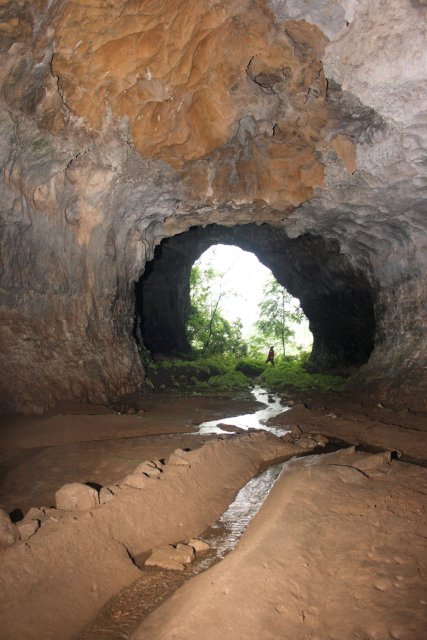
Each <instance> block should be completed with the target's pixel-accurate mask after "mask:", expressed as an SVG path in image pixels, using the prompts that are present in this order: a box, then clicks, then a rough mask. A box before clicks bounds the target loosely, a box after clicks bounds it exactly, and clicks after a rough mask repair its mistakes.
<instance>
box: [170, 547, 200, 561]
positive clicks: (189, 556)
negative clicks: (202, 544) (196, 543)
mask: <svg viewBox="0 0 427 640" xmlns="http://www.w3.org/2000/svg"><path fill="white" fill-rule="evenodd" d="M194 551H195V550H194V548H193V547H192V546H191V545H188V544H182V543H179V544H177V545H176V548H175V552H174V554H175V557H176V558H177V560H179V562H182V564H190V563H191V562H192V561H193V559H194Z"/></svg>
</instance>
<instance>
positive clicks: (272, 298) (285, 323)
mask: <svg viewBox="0 0 427 640" xmlns="http://www.w3.org/2000/svg"><path fill="white" fill-rule="evenodd" d="M259 311H260V316H259V320H258V321H257V322H256V323H255V326H256V328H257V330H258V333H257V334H256V335H255V336H253V337H252V338H251V343H250V347H249V353H250V354H251V355H255V354H259V353H262V352H263V351H265V350H266V349H267V348H268V346H269V345H270V344H274V343H275V342H276V341H279V343H280V345H281V347H282V352H283V355H285V348H286V343H287V342H288V341H289V340H290V338H292V337H293V336H294V334H295V332H294V330H293V329H292V328H291V326H290V325H291V323H297V324H299V323H300V322H301V321H302V319H303V318H304V313H303V311H302V309H301V308H300V307H299V305H298V301H297V300H296V299H295V298H293V297H292V296H291V295H290V293H288V292H287V291H286V289H285V288H284V287H282V285H280V284H279V283H278V282H277V280H276V279H275V278H271V280H270V281H269V282H268V283H267V286H266V288H265V291H264V297H263V299H262V301H261V302H260V304H259Z"/></svg>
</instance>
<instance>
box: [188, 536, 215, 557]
mask: <svg viewBox="0 0 427 640" xmlns="http://www.w3.org/2000/svg"><path fill="white" fill-rule="evenodd" d="M187 544H188V545H189V546H190V547H193V549H194V551H195V553H205V552H206V551H209V549H210V548H211V546H210V544H208V543H207V542H205V541H204V540H199V538H191V539H190V540H189V541H188V543H187Z"/></svg>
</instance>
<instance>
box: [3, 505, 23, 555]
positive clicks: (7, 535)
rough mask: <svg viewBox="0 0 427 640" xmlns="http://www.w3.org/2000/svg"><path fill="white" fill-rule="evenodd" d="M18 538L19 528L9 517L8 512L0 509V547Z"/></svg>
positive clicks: (6, 545)
mask: <svg viewBox="0 0 427 640" xmlns="http://www.w3.org/2000/svg"><path fill="white" fill-rule="evenodd" d="M18 540H19V530H18V529H17V527H16V526H15V525H14V524H13V522H12V521H11V519H10V518H9V514H8V513H6V511H3V509H0V547H8V546H10V545H11V544H13V543H14V542H17V541H18Z"/></svg>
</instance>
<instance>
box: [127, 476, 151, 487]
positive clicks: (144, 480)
mask: <svg viewBox="0 0 427 640" xmlns="http://www.w3.org/2000/svg"><path fill="white" fill-rule="evenodd" d="M154 480H155V478H149V477H148V476H147V475H144V474H143V473H130V474H129V475H128V476H126V478H125V479H124V480H123V484H124V485H127V486H128V487H133V488H134V489H147V487H149V486H151V483H152V482H153V481H154Z"/></svg>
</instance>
